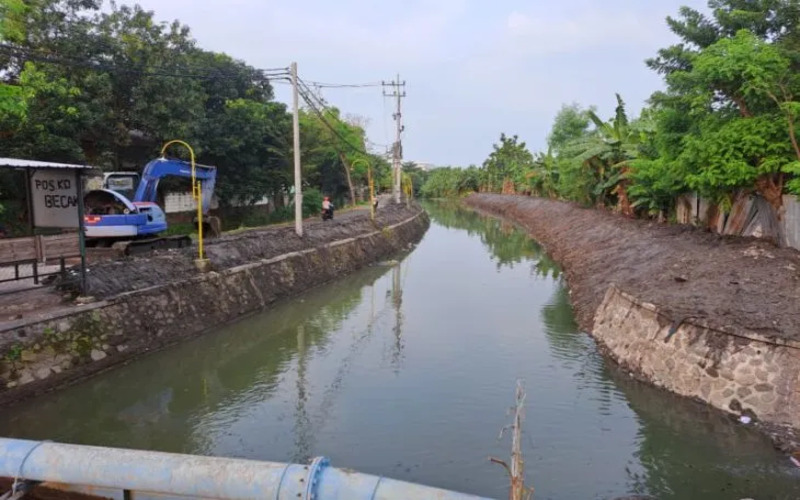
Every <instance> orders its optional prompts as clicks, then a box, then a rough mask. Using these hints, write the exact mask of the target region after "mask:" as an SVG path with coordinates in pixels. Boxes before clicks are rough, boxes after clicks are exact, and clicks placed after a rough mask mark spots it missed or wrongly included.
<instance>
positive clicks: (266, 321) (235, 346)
mask: <svg viewBox="0 0 800 500" xmlns="http://www.w3.org/2000/svg"><path fill="white" fill-rule="evenodd" d="M428 208H429V212H430V213H431V216H432V218H433V224H432V226H431V229H430V231H429V232H428V233H427V234H426V236H425V238H424V239H423V241H422V242H421V243H420V245H419V246H418V247H417V248H416V249H415V250H414V251H413V252H412V253H411V254H410V255H408V256H406V257H405V258H403V259H402V260H401V262H400V263H399V265H396V266H390V265H386V266H375V267H371V268H368V269H365V270H363V271H361V272H359V273H357V274H355V275H352V276H349V277H346V278H343V279H342V280H341V281H339V282H337V283H334V284H331V285H329V286H325V287H322V288H320V289H317V290H314V291H312V292H310V293H308V294H305V295H303V296H302V297H299V298H298V299H295V300H293V301H291V302H286V303H282V304H279V305H278V306H277V307H275V308H274V309H272V310H270V311H268V312H265V313H263V314H259V315H257V316H254V317H251V318H248V319H245V320H243V321H241V322H239V323H237V324H235V325H232V326H229V327H226V328H222V329H220V330H219V331H217V332H214V333H211V334H209V335H206V336H203V337H202V338H199V339H196V340H194V341H191V342H188V343H185V344H182V345H180V346H177V347H175V348H172V349H169V350H166V351H163V352H160V353H157V354H153V355H150V356H148V357H146V358H144V359H141V360H139V361H136V362H133V363H131V364H129V365H127V366H124V367H122V368H119V369H116V370H114V371H111V372H109V373H106V374H104V375H101V376H99V377H97V378H94V379H91V380H89V381H87V382H85V383H82V384H80V385H77V386H74V387H71V388H69V389H66V390H63V391H60V392H57V393H54V394H51V395H48V396H44V397H42V398H39V399H37V400H35V401H32V402H30V403H27V404H25V405H22V406H18V407H14V408H12V409H7V410H3V411H2V415H0V435H5V436H11V437H25V438H33V439H53V440H57V441H64V442H73V443H86V444H98V445H109V446H123V447H133V448H143V449H153V450H163V451H175V452H186V453H200V454H214V455H224V456H231V457H246V458H255V459H264V460H273V461H300V460H306V459H308V458H309V457H312V456H316V455H326V456H329V457H330V458H331V459H332V461H333V464H334V465H335V466H338V467H349V468H354V469H357V470H359V471H362V472H369V473H373V474H379V475H386V476H390V477H394V478H397V479H403V480H409V481H414V482H420V483H425V484H430V485H435V486H440V487H444V488H449V489H455V490H460V491H465V492H469V493H474V494H480V495H486V496H491V497H496V498H504V497H505V496H506V494H507V493H506V491H507V490H506V487H507V480H506V478H505V476H504V472H503V471H502V470H501V469H500V468H499V467H498V466H496V465H492V464H490V463H489V462H488V460H487V457H488V456H490V455H492V456H497V457H503V458H506V457H508V455H509V453H510V449H511V447H510V439H509V436H507V435H506V436H504V437H503V438H501V439H498V434H499V432H500V429H501V428H503V426H505V425H506V424H508V423H509V422H510V416H509V413H508V408H509V407H510V406H511V405H512V403H513V396H514V386H515V381H516V380H517V379H518V378H520V379H523V380H524V382H525V387H526V390H527V405H526V420H525V433H524V435H523V453H524V455H525V460H526V464H525V465H526V474H527V479H528V481H529V482H530V483H531V484H533V486H534V487H535V488H536V494H535V497H534V498H535V499H536V500H540V499H546V498H554V499H575V500H579V499H580V500H584V499H593V498H615V497H618V496H622V495H628V494H634V493H638V494H649V495H652V496H653V497H655V498H659V499H711V500H714V499H720V500H723V499H725V500H729V499H730V500H735V499H740V498H745V497H751V498H756V499H797V498H800V469H796V468H793V466H791V464H790V463H789V461H788V460H786V458H785V457H783V456H781V455H779V454H777V453H776V452H775V451H773V449H772V447H771V446H770V444H769V443H768V442H767V441H766V440H765V439H764V438H762V437H761V436H760V435H758V434H757V433H755V432H753V431H752V430H751V429H748V428H746V427H743V426H741V425H739V424H736V423H734V422H731V421H730V420H728V419H727V418H726V417H724V416H721V415H720V414H718V413H716V412H713V411H710V410H708V409H706V408H704V407H703V406H700V405H697V404H695V403H691V402H688V401H685V400H682V399H680V398H675V397H672V396H670V395H668V394H665V393H663V392H661V391H658V390H655V389H652V388H650V387H647V386H643V385H641V384H638V383H636V382H634V381H632V380H631V379H630V378H629V377H627V376H626V375H625V374H623V373H620V372H619V371H618V370H616V369H615V368H614V367H613V366H611V365H610V364H609V363H607V362H605V361H604V360H603V358H602V357H601V356H600V355H599V354H598V352H597V349H596V348H595V345H594V343H593V341H592V340H591V339H590V338H589V337H588V336H587V335H585V334H583V333H580V332H579V331H578V330H577V327H576V325H575V322H574V319H573V315H572V311H571V309H570V306H569V303H568V299H567V290H566V289H565V287H564V283H563V282H562V280H561V278H560V277H559V269H558V267H557V266H556V265H555V264H554V263H553V262H552V261H551V260H550V259H548V258H547V257H546V256H545V255H543V254H542V252H541V249H540V248H539V247H538V246H537V245H536V244H535V243H534V242H533V241H531V240H530V239H529V238H528V237H527V236H526V235H525V234H524V233H522V232H520V231H518V230H516V229H515V228H514V227H513V226H510V225H507V224H502V223H500V222H498V221H496V220H493V219H488V218H484V217H481V216H479V215H477V214H475V213H473V212H471V211H467V210H465V209H461V208H457V207H456V206H453V205H430V206H429V207H428Z"/></svg>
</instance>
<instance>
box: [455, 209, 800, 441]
mask: <svg viewBox="0 0 800 500" xmlns="http://www.w3.org/2000/svg"><path fill="white" fill-rule="evenodd" d="M466 203H467V204H468V205H469V206H472V207H474V208H477V209H480V210H482V211H485V212H488V213H490V214H493V215H496V216H501V217H503V218H506V219H508V220H511V221H514V222H517V223H519V224H520V225H522V226H524V227H525V228H526V229H528V230H529V232H530V233H531V235H532V236H533V237H534V238H535V239H537V240H538V241H539V242H540V243H541V244H542V245H544V247H545V248H546V249H547V251H548V253H549V254H550V255H551V256H552V257H553V258H555V259H556V260H557V261H559V262H560V264H561V265H562V266H563V267H564V270H565V273H566V276H567V280H568V282H569V284H570V290H571V291H570V296H571V300H572V303H573V306H574V308H575V310H576V313H577V316H578V319H579V323H580V325H581V327H582V328H584V329H585V330H586V331H588V332H590V333H591V334H592V335H593V336H594V337H595V338H596V340H597V341H598V342H599V343H600V345H601V347H602V348H604V350H605V351H606V352H607V353H608V354H609V356H610V357H611V358H612V359H614V360H615V361H616V362H618V363H619V364H620V365H622V366H623V367H625V368H626V369H627V370H629V371H630V372H631V373H632V374H633V375H635V376H637V377H639V378H641V379H643V380H645V381H648V382H650V383H652V384H655V385H657V386H659V387H663V388H665V389H667V390H669V391H672V392H674V393H677V394H680V395H683V396H687V397H691V398H695V399H698V400H701V401H704V402H705V403H708V404H710V405H713V406H714V407H716V408H719V409H720V410H723V411H726V412H728V413H731V414H735V415H745V416H748V417H751V418H754V419H756V420H757V421H758V422H759V424H760V425H761V426H762V427H763V428H764V429H765V430H766V431H767V432H769V433H770V434H771V435H772V437H773V438H774V439H775V440H776V442H778V443H779V444H781V445H782V446H783V447H785V448H790V449H791V448H794V447H796V439H795V436H796V435H797V430H798V429H800V307H798V304H800V274H799V273H798V269H800V253H798V252H797V251H796V250H792V249H781V248H776V247H774V246H772V245H770V244H769V243H766V242H763V241H758V240H754V239H748V238H735V237H724V236H719V235H714V234H711V233H708V232H706V231H702V230H697V229H694V228H690V227H687V226H674V225H661V224H655V223H650V222H647V221H634V220H628V219H625V218H622V217H620V216H617V215H614V214H610V213H606V212H602V211H598V210H591V209H584V208H580V207H577V206H575V205H572V204H568V203H563V202H558V201H552V200H543V199H537V198H529V197H520V196H500V195H474V196H471V197H469V198H468V199H467V200H466Z"/></svg>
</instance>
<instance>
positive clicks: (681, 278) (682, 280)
mask: <svg viewBox="0 0 800 500" xmlns="http://www.w3.org/2000/svg"><path fill="white" fill-rule="evenodd" d="M674 278H675V281H677V282H678V283H686V282H687V281H689V278H687V277H686V276H674Z"/></svg>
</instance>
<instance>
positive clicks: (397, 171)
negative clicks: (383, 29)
mask: <svg viewBox="0 0 800 500" xmlns="http://www.w3.org/2000/svg"><path fill="white" fill-rule="evenodd" d="M381 85H383V86H384V87H391V90H390V91H388V92H387V91H385V90H384V91H383V95H384V96H390V97H394V98H396V99H397V111H396V112H395V113H394V114H393V115H392V117H393V118H394V119H395V122H396V125H397V136H396V138H395V142H394V145H393V147H392V171H393V174H394V175H392V179H393V180H392V192H393V193H394V201H395V203H400V201H401V200H400V180H401V178H402V177H401V176H402V172H403V165H402V162H403V144H402V142H401V141H400V135H401V134H402V133H403V130H404V129H405V127H404V126H403V113H402V112H401V102H402V99H403V97H405V96H406V91H405V87H406V82H405V81H403V82H401V81H400V75H397V80H394V81H391V82H388V83H387V82H381ZM401 88H402V89H403V90H401Z"/></svg>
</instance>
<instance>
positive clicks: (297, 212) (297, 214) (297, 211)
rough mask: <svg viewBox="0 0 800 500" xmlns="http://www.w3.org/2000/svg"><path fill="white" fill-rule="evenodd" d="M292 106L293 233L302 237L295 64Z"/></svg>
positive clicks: (298, 104)
mask: <svg viewBox="0 0 800 500" xmlns="http://www.w3.org/2000/svg"><path fill="white" fill-rule="evenodd" d="M290 71H291V74H292V105H293V108H294V113H293V115H294V116H293V119H292V130H293V132H294V231H295V232H296V233H297V236H301V237H302V236H303V192H302V186H301V183H302V181H303V180H302V177H301V175H300V103H299V97H298V95H297V63H295V62H293V63H292V66H291V69H290Z"/></svg>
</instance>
